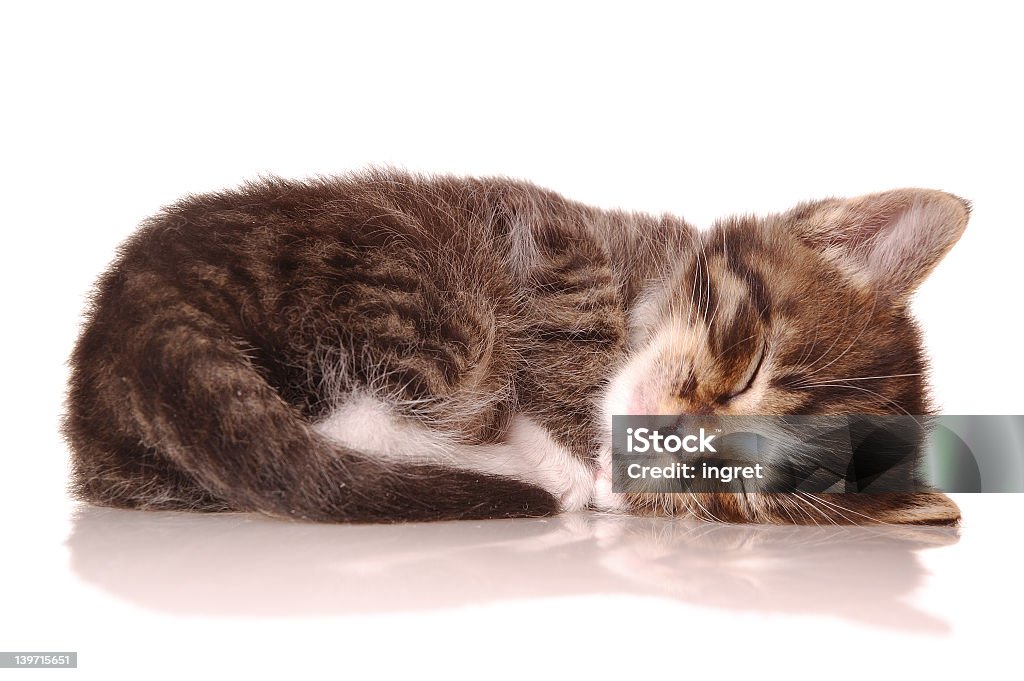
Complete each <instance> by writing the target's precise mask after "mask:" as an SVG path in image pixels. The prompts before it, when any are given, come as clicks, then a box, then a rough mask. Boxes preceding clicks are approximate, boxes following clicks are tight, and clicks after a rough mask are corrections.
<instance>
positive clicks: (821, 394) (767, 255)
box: [64, 171, 968, 524]
mask: <svg viewBox="0 0 1024 681" xmlns="http://www.w3.org/2000/svg"><path fill="white" fill-rule="evenodd" d="M967 217H968V206H967V204H966V203H965V202H964V201H962V200H961V199H958V198H956V197H954V196H952V195H949V194H945V193H942V192H938V191H929V190H919V189H905V190H898V191H892V192H886V193H881V194H872V195H868V196H864V197H860V198H856V199H849V200H841V199H829V200H824V201H817V202H812V203H806V204H802V205H800V206H798V207H796V208H795V209H793V210H791V211H790V212H788V213H784V214H781V215H771V216H768V217H765V218H754V217H736V218H730V219H726V220H723V221H721V222H719V223H716V224H715V225H714V226H713V227H712V228H711V229H710V230H708V231H706V232H697V231H695V230H694V229H693V228H692V227H690V226H689V225H687V224H686V223H685V222H684V221H683V220H681V219H679V218H676V217H672V216H669V215H663V216H657V217H656V216H651V215H645V214H639V213H626V212H621V211H603V210H598V209H595V208H590V207H588V206H585V205H581V204H579V203H575V202H573V201H570V200H567V199H565V198H563V197H562V196H559V195H558V194H556V193H553V192H551V191H547V190H545V189H541V188H539V187H536V186H534V185H531V184H529V183H526V182H518V181H512V180H507V179H499V178H485V179H473V178H454V177H423V176H416V175H411V174H405V173H400V172H383V171H373V172H367V173H362V174H356V175H350V176H345V177H340V178H336V179H329V180H315V181H307V182H295V181H286V180H279V179H272V180H265V181H261V182H255V183H249V184H246V185H244V186H243V187H241V188H240V189H238V190H235V191H226V192H220V193H214V194H206V195H200V196H191V197H188V198H186V199H184V200H182V201H180V202H179V203H177V204H175V205H173V206H170V207H168V208H166V209H164V210H163V211H162V212H161V213H159V214H158V215H157V216H156V217H154V218H152V219H150V220H149V221H148V222H147V223H146V224H145V225H143V227H142V228H141V229H140V230H139V231H138V232H137V233H136V234H135V235H134V236H133V237H132V238H131V239H129V240H128V241H127V243H125V244H124V245H123V247H122V248H121V250H120V254H119V256H118V258H117V260H116V262H115V263H114V265H113V266H112V267H111V268H110V270H109V271H108V272H107V273H106V274H105V275H104V276H103V277H102V278H101V279H100V281H99V283H98V286H97V289H96V291H95V295H94V297H93V300H92V305H91V308H90V310H89V313H88V318H87V322H86V325H85V328H84V331H83V333H82V335H81V338H80V339H79V341H78V344H77V346H76V348H75V350H74V353H73V355H72V357H71V369H72V371H71V379H70V390H69V397H68V413H67V415H66V417H65V422H64V433H65V436H66V438H67V440H68V442H69V443H70V445H71V450H72V464H73V490H74V492H75V493H76V495H77V496H78V497H80V498H82V499H85V500H88V501H91V502H94V503H99V504H106V505H111V506H123V507H132V508H145V509H189V510H198V511H229V510H237V511H257V512H262V513H266V514H270V515H276V516H284V517H292V518H302V519H310V520H319V521H398V520H437V519H451V518H497V517H516V516H539V515H547V514H552V513H556V512H558V511H564V510H576V509H583V508H588V507H589V508H596V509H600V510H607V511H621V512H631V513H641V514H670V515H683V514H689V515H694V516H698V517H702V518H707V519H713V520H725V521H732V522H781V523H819V522H826V523H832V522H835V523H850V522H858V523H859V522H864V523H868V522H900V523H915V524H952V523H955V522H956V521H957V520H958V518H959V511H958V509H957V508H956V506H955V504H953V503H952V501H950V500H949V499H948V498H946V497H945V496H944V495H942V494H939V493H937V492H925V493H916V494H910V493H907V494H846V495H837V494H819V495H796V494H724V493H720V494H711V493H707V494H704V493H701V494H698V493H688V494H663V495H659V494H616V493H613V492H612V491H611V480H610V473H609V470H610V451H611V449H610V428H611V415H612V414H659V413H660V414H846V413H857V414H899V413H909V414H926V413H928V412H929V404H928V401H927V398H926V391H925V381H924V378H923V376H924V373H925V361H924V358H923V356H922V351H921V341H920V333H919V331H918V328H917V326H916V325H915V323H914V322H913V320H912V319H911V318H910V316H909V311H908V299H909V297H910V295H911V293H912V292H913V291H914V289H915V287H916V286H917V285H918V284H919V283H920V282H921V280H922V279H924V277H925V276H926V275H927V274H928V273H929V272H930V271H931V270H932V268H933V267H934V266H935V265H936V264H937V263H938V262H939V260H940V259H941V258H942V257H943V256H944V254H945V253H946V252H947V251H948V250H949V248H950V247H952V245H953V244H954V243H955V242H956V241H957V239H958V238H959V237H960V234H961V233H962V232H963V229H964V227H965V225H966V223H967ZM868 378H870V379H871V380H865V379H868Z"/></svg>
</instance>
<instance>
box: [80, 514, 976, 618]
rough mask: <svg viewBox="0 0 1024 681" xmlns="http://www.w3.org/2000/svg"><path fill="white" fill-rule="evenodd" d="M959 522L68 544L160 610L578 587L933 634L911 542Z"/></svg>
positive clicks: (216, 523) (271, 534)
mask: <svg viewBox="0 0 1024 681" xmlns="http://www.w3.org/2000/svg"><path fill="white" fill-rule="evenodd" d="M957 538H958V537H957V533H956V531H955V530H950V529H946V528H913V527H874V528H864V527H835V526H832V527H777V526H754V525H718V524H710V523H698V522H693V521H688V520H670V519H663V518H632V517H622V516H607V515H599V514H592V513H581V514H570V515H563V516H560V517H555V518H550V519H537V520H492V521H486V522H471V521H463V522H445V523H425V524H406V525H314V524H300V523H289V522H283V521H275V520H271V519H264V518H260V517H252V516H247V515H236V514H226V515H198V514H186V513H154V512H140V511H120V510H112V509H101V508H95V507H88V506H87V507H82V508H81V509H80V510H79V511H78V513H77V515H76V517H75V519H74V527H73V530H72V534H71V537H70V539H69V540H68V546H69V548H70V550H71V561H72V567H73V569H74V570H75V572H76V574H78V576H79V577H81V578H82V579H84V580H86V581H87V582H90V583H93V584H96V585H98V586H100V587H101V588H103V589H105V590H107V591H109V592H111V593H113V594H115V595H117V596H119V597H122V598H124V599H127V600H129V601H131V602H133V603H136V604H138V605H142V606H146V607H149V608H155V609H158V610H162V611H169V612H180V613H205V614H222V615H260V616H262V615H268V616H288V615H330V614H345V613H371V612H398V611H411V610H423V609H431V608H446V607H453V606H459V605H468V604H480V603H487V602H493V601H497V600H507V599H531V598H542V597H551V596H564V595H583V594H629V595H644V596H662V597H666V598H670V599H675V600H678V601H682V602H685V603H688V604H693V605H699V606H706V607H714V608H724V609H736V610H747V611H764V612H782V613H810V614H820V615H833V616H838V617H843V618H848V619H855V620H859V621H862V622H870V623H873V624H877V625H880V626H890V627H898V628H911V629H918V630H927V631H934V632H941V631H945V630H946V629H947V626H946V624H945V623H944V622H942V621H940V620H937V619H935V618H934V617H932V616H930V615H927V614H925V613H923V612H921V611H918V610H915V609H914V608H913V606H912V605H911V604H910V603H908V597H909V596H910V594H911V592H912V591H913V590H914V589H915V588H916V587H917V586H918V585H919V583H920V581H921V577H922V575H923V568H922V567H921V565H920V563H919V561H918V559H917V557H916V555H915V552H916V551H918V550H919V549H923V548H927V547H933V546H943V545H948V544H953V543H955V542H956V541H957Z"/></svg>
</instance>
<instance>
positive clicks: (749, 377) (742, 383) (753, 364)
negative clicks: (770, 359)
mask: <svg viewBox="0 0 1024 681" xmlns="http://www.w3.org/2000/svg"><path fill="white" fill-rule="evenodd" d="M758 348H759V349H758V351H757V353H756V354H755V355H754V356H753V357H751V360H750V362H749V365H750V368H749V369H747V372H746V373H744V374H742V375H741V376H740V379H739V381H738V382H737V383H738V385H739V387H738V388H736V389H734V390H732V391H731V392H728V393H726V394H725V395H722V396H721V397H720V398H718V402H719V403H720V404H726V403H728V402H730V401H732V400H734V399H736V398H737V397H739V396H740V395H742V394H743V393H745V392H747V391H748V390H750V387H751V386H752V385H754V381H755V380H756V379H757V375H758V373H759V372H760V371H761V365H762V364H763V363H764V356H765V346H764V344H759V345H758Z"/></svg>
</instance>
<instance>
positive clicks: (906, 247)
mask: <svg viewBox="0 0 1024 681" xmlns="http://www.w3.org/2000/svg"><path fill="white" fill-rule="evenodd" d="M969 215H970V205H969V204H968V203H967V202H966V201H964V200H963V199H961V198H959V197H957V196H953V195H952V194H947V193H945V192H940V191H935V190H931V189H898V190H895V191H890V192H883V193H880V194H868V195H866V196H861V197H857V198H853V199H828V200H825V201H816V202H812V203H805V204H802V205H800V206H798V207H796V208H795V209H793V210H792V211H790V212H789V213H787V214H786V215H785V216H784V219H785V220H786V222H787V223H788V226H789V227H790V229H792V230H793V231H794V232H795V233H796V234H797V235H798V236H799V237H800V238H802V239H804V240H805V241H807V242H809V243H810V244H811V245H813V246H814V247H816V248H818V249H820V250H821V251H822V252H823V253H824V254H825V255H826V257H828V258H829V259H830V260H833V261H834V262H837V263H839V264H840V265H841V266H842V267H843V268H844V269H845V270H847V271H848V272H850V273H851V274H853V275H854V276H857V277H858V278H859V277H866V278H867V279H868V280H869V281H870V282H871V283H872V284H873V285H874V286H876V287H877V288H878V289H879V290H880V291H882V292H884V293H887V294H888V295H889V296H890V297H891V298H892V299H893V300H905V299H906V298H908V297H909V296H910V294H911V293H913V291H914V289H915V288H917V286H918V284H920V283H921V282H922V281H923V280H924V278H925V277H927V276H928V273H929V272H931V271H932V269H933V268H934V267H935V265H937V264H938V263H939V261H940V260H942V258H943V256H945V255H946V253H947V252H948V251H949V249H950V248H952V247H953V244H955V243H956V242H957V240H958V239H959V238H960V235H961V234H963V231H964V228H965V227H966V226H967V218H968V216H969Z"/></svg>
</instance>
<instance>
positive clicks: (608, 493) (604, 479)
mask: <svg viewBox="0 0 1024 681" xmlns="http://www.w3.org/2000/svg"><path fill="white" fill-rule="evenodd" d="M590 505H591V506H593V507H594V508H595V509H597V510H599V511H625V510H627V509H628V508H629V504H628V502H627V501H626V495H625V494H616V493H615V492H613V491H612V474H611V471H609V470H608V469H606V468H604V467H601V468H599V469H598V470H597V472H596V473H595V474H594V496H593V498H592V499H591V502H590Z"/></svg>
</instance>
